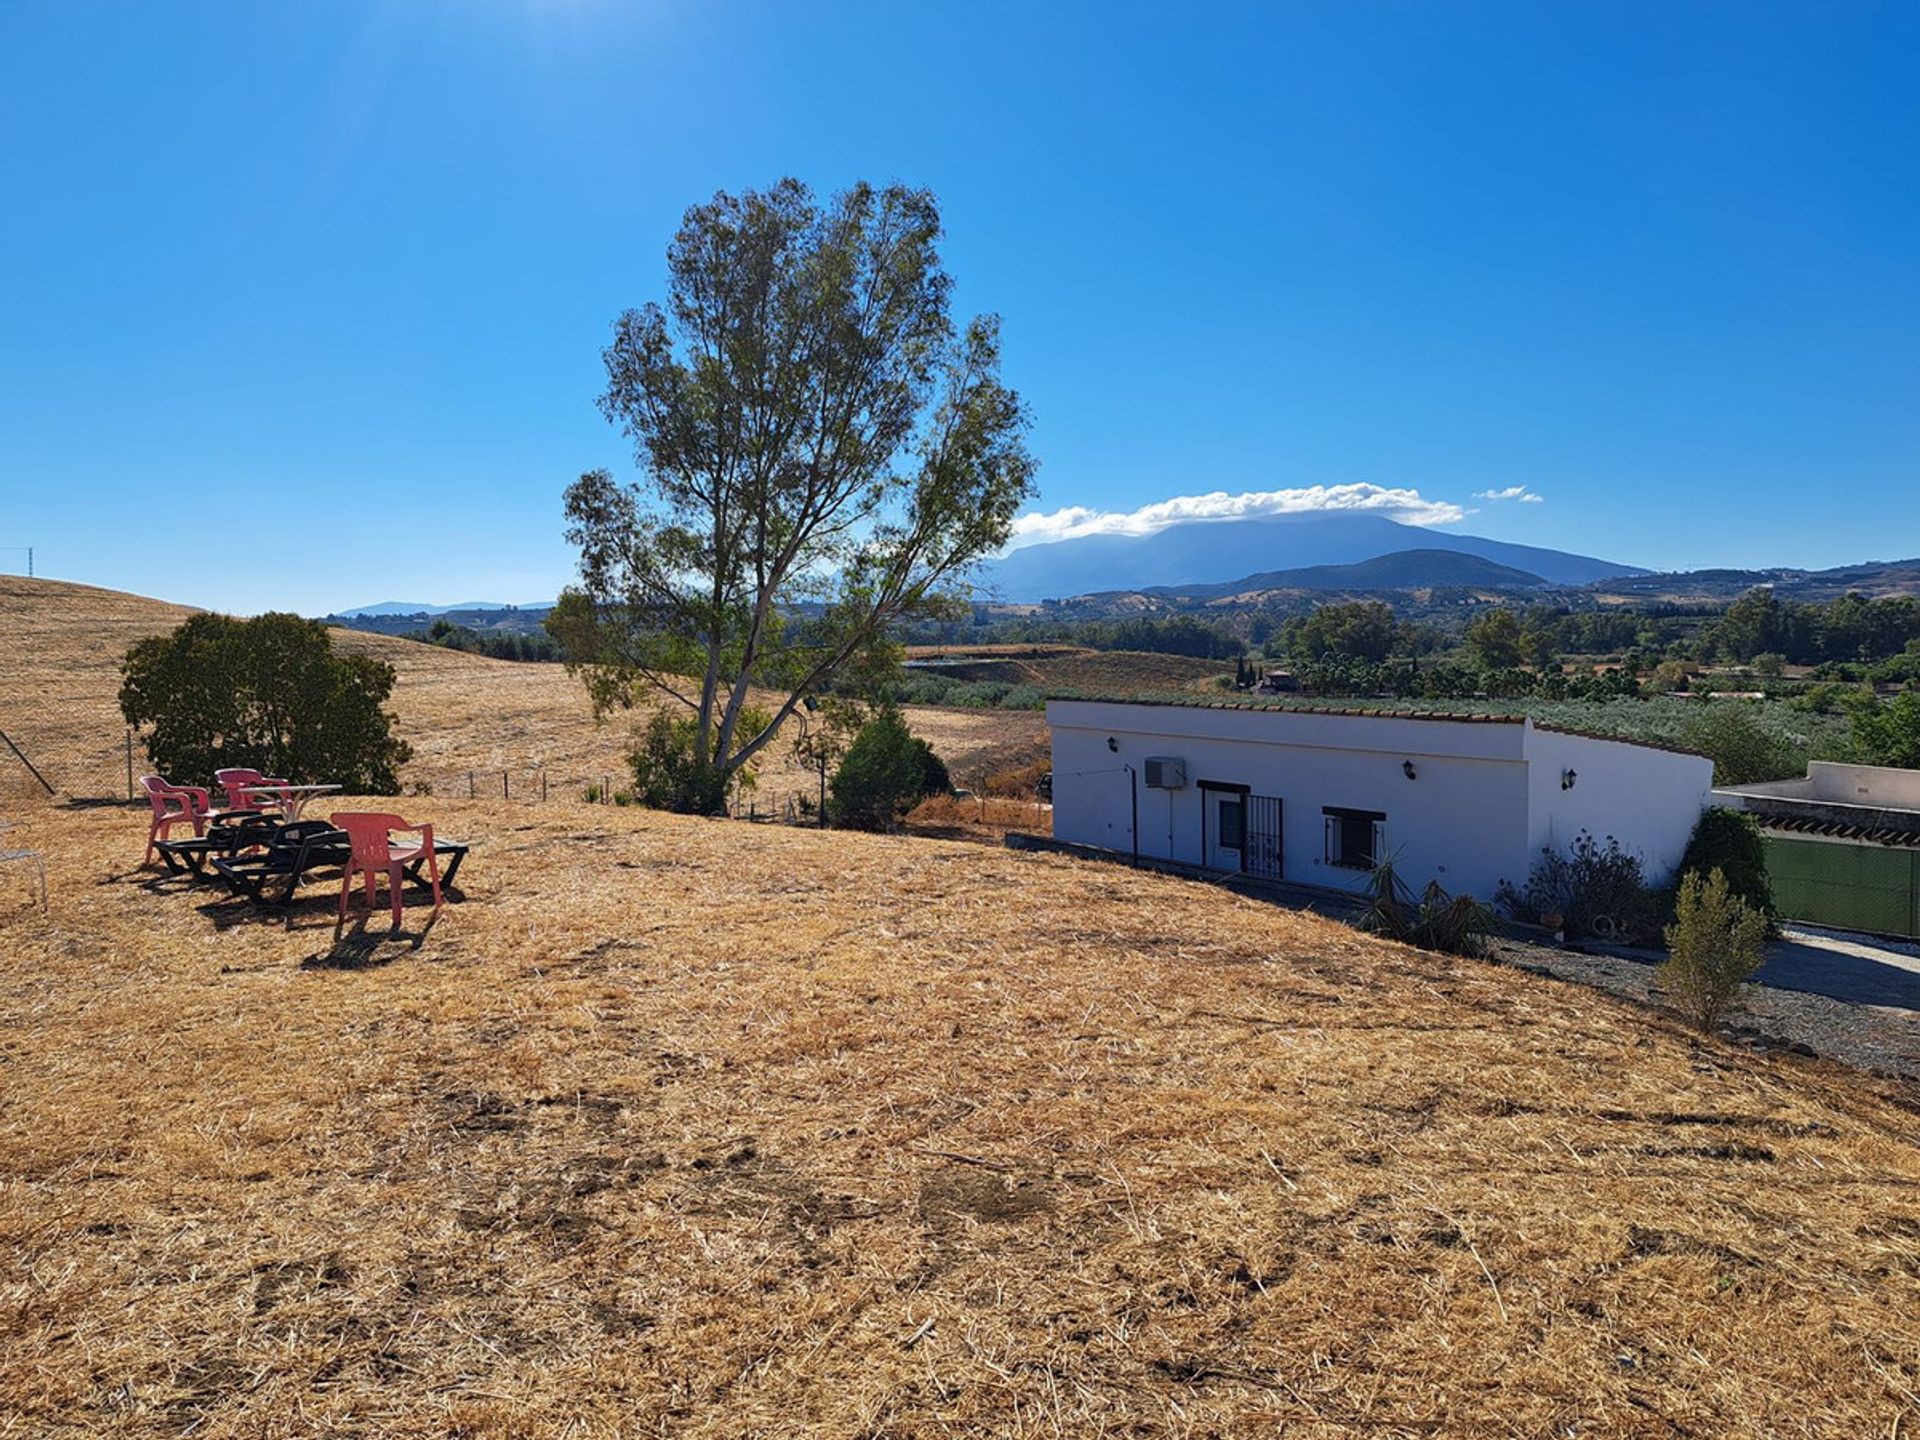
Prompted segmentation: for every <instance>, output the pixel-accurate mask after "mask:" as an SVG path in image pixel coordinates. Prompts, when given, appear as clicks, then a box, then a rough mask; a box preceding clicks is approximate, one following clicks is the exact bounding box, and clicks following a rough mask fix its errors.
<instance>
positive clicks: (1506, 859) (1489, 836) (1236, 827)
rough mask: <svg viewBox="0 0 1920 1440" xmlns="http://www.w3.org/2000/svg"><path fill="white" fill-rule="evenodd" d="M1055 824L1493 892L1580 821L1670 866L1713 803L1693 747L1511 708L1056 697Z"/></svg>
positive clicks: (1228, 854)
mask: <svg viewBox="0 0 1920 1440" xmlns="http://www.w3.org/2000/svg"><path fill="white" fill-rule="evenodd" d="M1047 724H1048V725H1049V726H1050V727H1051V729H1052V731H1053V834H1054V838H1055V839H1057V840H1063V841H1067V842H1069V843H1074V844H1080V845H1091V846H1097V847H1099V848H1101V849H1105V850H1115V851H1119V852H1121V853H1123V854H1134V855H1141V856H1146V857H1149V858H1154V859H1163V860H1174V861H1179V862H1183V863H1185V864H1189V865H1199V866H1203V867H1205V868H1207V869H1212V870H1224V871H1240V872H1244V873H1246V874H1249V875H1254V876H1258V877H1261V878H1266V879H1275V880H1287V881H1290V882H1293V883H1297V884H1302V885H1318V886H1324V887H1329V888H1334V889H1342V890H1357V889H1359V888H1361V886H1362V885H1364V884H1365V881H1366V877H1367V872H1368V871H1369V870H1370V869H1371V868H1372V867H1373V865H1374V863H1375V862H1376V861H1378V860H1380V859H1384V858H1387V857H1391V858H1392V859H1393V861H1394V864H1395V868H1396V870H1397V871H1398V873H1399V875H1400V877H1401V878H1402V879H1404V880H1406V881H1407V882H1408V883H1409V884H1411V885H1412V886H1414V887H1415V888H1416V889H1419V888H1423V887H1424V886H1425V885H1426V883H1427V881H1429V880H1438V881H1439V882H1440V883H1441V885H1443V886H1444V887H1445V888H1446V889H1448V890H1450V891H1454V892H1464V893H1470V894H1474V895H1478V896H1481V897H1482V898H1488V897H1491V896H1492V894H1493V891H1494V887H1495V886H1496V885H1498V884H1499V882H1500V881H1502V880H1512V881H1514V882H1515V883H1521V882H1524V881H1525V879H1526V877H1527V875H1528V873H1529V872H1530V871H1531V870H1532V868H1533V864H1534V861H1535V860H1536V859H1537V858H1538V857H1539V854H1540V851H1541V850H1543V849H1545V848H1548V847H1552V848H1554V849H1564V848H1565V847H1566V846H1567V845H1568V844H1569V843H1570V842H1571V841H1572V840H1573V839H1574V838H1575V837H1576V836H1577V835H1578V834H1579V833H1580V832H1581V831H1582V830H1586V831H1589V832H1591V833H1592V834H1593V835H1594V836H1595V838H1597V839H1601V840H1604V839H1605V838H1606V837H1608V836H1612V837H1614V838H1616V839H1617V840H1619V842H1620V844H1621V845H1622V846H1623V847H1624V848H1626V849H1627V850H1629V851H1634V852H1637V853H1638V854H1639V855H1640V857H1641V860H1642V862H1643V864H1644V866H1645V870H1646V875H1647V879H1648V882H1649V883H1650V884H1656V885H1657V884H1660V883H1662V882H1664V881H1665V880H1667V879H1668V878H1670V877H1671V874H1672V872H1673V870H1674V867H1675V866H1676V865H1678V863H1679V861H1680V857H1681V855H1682V854H1683V853H1684V852H1685V850H1686V846H1687V841H1688V839H1689V837H1690V836H1691V835H1692V833H1693V827H1694V824H1695V822H1696V821H1698V819H1699V818H1700V813H1701V811H1702V810H1703V809H1705V808H1706V806H1707V804H1708V800H1707V795H1708V791H1709V790H1710V789H1711V787H1712V784H1713V764H1712V762H1711V761H1709V760H1707V759H1706V758H1705V757H1704V756H1700V755H1692V754H1686V753H1682V752H1678V751H1673V750H1666V749H1661V748H1657V747H1654V746H1649V745H1641V744H1635V743H1632V742H1629V741H1624V740H1612V739H1605V738H1602V737H1599V736H1594V735H1586V734H1576V733H1572V732H1569V731H1565V730H1558V729H1552V728H1549V727H1548V726H1545V725H1539V724H1535V723H1534V722H1533V721H1531V720H1528V719H1525V718H1522V717H1517V716H1494V715H1488V716H1480V715H1444V716H1442V715H1409V714H1385V713H1377V712H1367V711H1354V710H1308V709H1262V708H1258V707H1255V706H1248V705H1244V704H1237V703H1233V702H1225V703H1220V704H1192V705H1184V704H1157V703H1152V702H1138V701H1104V700H1055V701H1052V702H1050V703H1049V704H1048V706H1047Z"/></svg>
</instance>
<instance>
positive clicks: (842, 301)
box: [548, 180, 1035, 809]
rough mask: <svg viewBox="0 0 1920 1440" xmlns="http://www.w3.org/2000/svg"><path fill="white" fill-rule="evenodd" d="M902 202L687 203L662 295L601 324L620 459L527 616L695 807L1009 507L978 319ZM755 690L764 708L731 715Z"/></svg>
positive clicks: (796, 197) (861, 659) (926, 605)
mask: <svg viewBox="0 0 1920 1440" xmlns="http://www.w3.org/2000/svg"><path fill="white" fill-rule="evenodd" d="M940 233H941V232H940V215H939V210H938V207H937V205H936V203H935V200H934V197H933V196H932V195H931V194H929V193H928V192H926V191H924V190H913V189H908V188H906V187H904V186H899V185H894V186H889V187H887V188H885V189H875V188H873V187H871V186H868V185H864V184H863V185H856V186H854V187H853V188H852V189H850V190H847V191H845V192H844V193H842V194H839V195H836V196H834V197H833V198H832V199H830V200H828V201H826V202H824V203H819V202H816V201H815V199H814V197H813V195H812V193H811V192H810V191H809V190H808V189H807V188H806V187H805V186H804V185H802V184H800V183H799V182H798V181H795V180H783V181H781V182H780V183H779V184H777V185H775V186H774V187H772V188H771V189H769V190H765V191H747V192H745V193H743V194H740V195H728V194H720V195H717V196H715V197H714V198H713V199H712V200H711V201H709V202H708V203H706V204H703V205H697V206H695V207H694V208H693V209H691V210H689V211H688V212H687V214H686V217H685V219H684V221H683V222H682V224H681V227H680V230H679V232H678V233H677V235H676V236H675V237H674V240H673V242H672V244H671V246H670V247H669V248H668V252H667V295H666V299H665V302H664V303H663V304H648V305H645V306H642V307H641V308H640V309H638V310H630V311H628V312H627V313H625V314H624V315H622V316H621V317H620V318H619V320H618V322H617V323H616V325H615V328H614V336H613V342H612V344H611V345H609V346H608V347H607V349H606V351H605V355H604V359H605V362H606V369H607V388H606V391H605V393H604V394H603V395H602V396H601V397H600V408H601V410H602V411H603V413H604V414H605V415H606V417H607V418H608V420H609V421H611V422H612V423H614V424H615V425H618V426H619V427H620V428H621V430H622V431H624V432H625V434H626V435H627V436H629V437H630V438H631V439H632V441H633V443H634V455H635V460H636V463H637V466H638V469H639V479H638V481H637V483H633V484H621V483H619V482H617V481H616V480H615V479H614V477H613V476H612V475H611V474H610V473H609V472H607V471H605V470H594V471H590V472H589V473H587V474H585V475H582V476H581V477H580V478H579V480H577V481H576V482H575V483H574V484H573V485H572V486H571V487H569V489H568V490H567V494H566V513H567V520H568V531H567V538H568V540H569V541H570V542H571V543H572V544H574V545H575V546H577V547H578V549H579V552H580V581H579V584H578V585H576V586H573V587H570V588H569V589H568V591H567V592H566V593H565V594H564V595H563V596H562V597H561V602H560V604H559V605H558V606H557V607H556V609H555V611H554V614H553V616H552V617H551V618H550V620H549V622H548V624H549V628H550V629H551V631H552V632H553V634H554V635H555V637H556V638H557V639H559V641H560V642H561V645H562V647H563V649H564V651H565V654H566V657H567V661H568V664H569V666H570V667H571V668H572V669H573V670H574V671H575V673H576V674H579V675H581V676H582V677H583V678H584V679H585V681H586V684H587V687H588V691H589V693H590V695H591V696H592V699H593V701H594V705H595V709H596V711H597V712H598V713H601V714H604V713H606V711H608V710H609V709H613V708H622V707H628V706H632V705H634V704H635V703H637V702H638V701H640V700H641V699H642V698H643V697H647V696H650V695H664V696H665V697H666V698H667V701H668V703H670V704H677V705H680V706H683V707H684V708H685V711H686V712H687V714H688V715H689V716H690V717H691V719H692V721H693V737H692V740H693V747H694V750H693V759H694V763H695V766H696V768H697V769H698V771H699V773H700V775H701V777H702V780H701V784H700V785H699V787H698V794H697V796H696V797H694V798H693V799H691V800H690V801H689V803H688V805H687V806H686V808H700V809H711V808H714V807H715V806H716V805H717V804H718V803H719V801H720V797H721V796H723V795H724V794H725V792H726V788H727V784H728V781H729V778H730V777H731V776H732V775H734V774H735V773H736V772H737V771H738V770H739V769H740V768H741V767H742V766H745V765H748V764H749V763H751V761H752V760H753V758H754V756H755V755H756V754H758V753H759V752H760V751H761V750H762V749H764V748H765V747H766V746H767V744H768V743H769V742H770V741H771V740H772V739H773V737H774V735H775V734H776V733H777V732H778V730H779V728H780V726H781V724H782V722H784V721H786V720H787V719H788V718H789V717H790V716H791V715H792V714H793V712H794V708H795V706H796V705H798V704H799V703H800V702H801V700H802V699H803V698H804V697H805V696H807V695H809V694H811V693H814V692H815V691H818V690H820V689H822V688H823V687H825V686H826V685H827V683H828V682H829V681H831V680H833V679H834V678H835V677H836V676H837V675H840V674H842V673H843V672H845V671H848V670H849V669H853V668H856V667H879V668H881V669H884V668H885V667H886V666H887V665H888V664H889V663H893V660H894V654H895V652H894V649H893V647H892V645H891V643H890V641H889V638H888V637H889V634H890V632H891V630H892V629H893V627H895V626H896V625H897V624H898V623H900V622H902V621H905V620H910V619H913V618H916V617H919V616H924V615H931V614H939V613H945V612H946V611H947V610H948V608H949V607H950V605H951V603H952V592H953V590H954V589H955V583H954V582H956V581H957V580H958V579H959V578H960V577H962V576H963V575H964V573H965V571H966V570H967V568H968V567H969V566H970V565H971V564H973V563H974V562H975V561H977V560H979V559H981V558H982V557H984V556H986V555H989V554H991V553H992V552H994V551H996V550H998V549H999V548H1000V547H1001V546H1002V545H1003V544H1004V543H1005V542H1006V540H1007V538H1008V536H1009V534H1010V533H1011V528H1012V523H1013V517H1014V514H1015V512H1016V511H1017V510H1018V508H1019V505H1020V503H1021V501H1022V500H1024V499H1025V498H1026V497H1027V496H1028V495H1029V494H1030V493H1031V490H1032V481H1033V474H1034V468H1035V466H1034V461H1033V459H1032V457H1031V456H1030V455H1029V454H1028V452H1027V450H1026V448H1025V444H1024V435H1025V432H1026V429H1027V415H1026V410H1025V407H1024V406H1023V405H1022V403H1021V401H1020V399H1019V397H1018V396H1017V395H1016V394H1015V393H1014V392H1013V391H1012V390H1010V389H1008V388H1007V387H1006V386H1005V385H1003V384H1002V383H1001V381H1000V379H999V368H1000V346H999V325H998V321H997V320H996V319H995V318H993V317H991V316H985V317H978V318H975V319H973V320H970V321H968V322H967V323H966V324H965V325H957V324H956V323H955V321H954V320H953V318H952V317H951V315H950V314H949V292H950V290H951V284H952V282H951V280H950V279H949V277H948V275H947V272H946V270H945V269H944V268H943V266H942V263H941V259H940V253H939V240H940ZM755 688H764V689H767V690H771V691H772V692H773V696H774V699H773V703H772V705H771V706H770V707H769V708H768V709H767V711H766V713H765V717H764V720H762V719H759V718H755V719H754V722H753V723H751V724H749V723H746V721H747V718H748V710H749V707H748V696H749V694H750V693H751V692H752V691H753V690H754V689H755Z"/></svg>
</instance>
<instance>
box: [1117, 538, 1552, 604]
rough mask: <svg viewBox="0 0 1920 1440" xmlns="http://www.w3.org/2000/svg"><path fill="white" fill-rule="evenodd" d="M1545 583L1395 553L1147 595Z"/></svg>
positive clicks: (1444, 558)
mask: <svg viewBox="0 0 1920 1440" xmlns="http://www.w3.org/2000/svg"><path fill="white" fill-rule="evenodd" d="M1547 583H1548V582H1547V581H1545V580H1543V579H1541V578H1540V577H1539V576H1538V575H1535V574H1532V573H1531V572H1529V571H1526V570H1517V569H1515V568H1514V567H1513V566H1511V565H1501V564H1498V563H1497V562H1495V561H1492V560H1487V559H1483V558H1481V557H1480V556H1478V555H1467V554H1464V553H1462V552H1460V551H1457V550H1401V551H1396V552H1395V553H1394V554H1392V555H1377V556H1375V557H1374V558H1373V559H1371V560H1362V561H1360V562H1358V563H1357V564H1353V565H1312V566H1308V567H1306V568H1305V569H1299V570H1268V571H1263V572H1262V573H1261V574H1258V575H1246V576H1242V577H1241V578H1240V579H1238V580H1228V581H1223V582H1221V583H1219V584H1216V585H1168V586H1161V587H1157V588H1155V589H1153V590H1150V591H1148V592H1147V593H1148V594H1151V595H1158V596H1165V597H1167V598H1173V599H1191V600H1224V599H1240V598H1243V597H1244V598H1248V599H1252V598H1256V597H1258V596H1261V595H1263V594H1267V593H1271V592H1273V591H1289V590H1309V591H1317V590H1334V591H1356V592H1359V593H1371V592H1377V591H1392V590H1428V589H1434V588H1437V587H1441V586H1456V587H1460V588H1463V589H1472V590H1489V591H1494V592H1496V593H1499V592H1507V591H1527V590H1541V589H1545V588H1546V587H1547Z"/></svg>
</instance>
